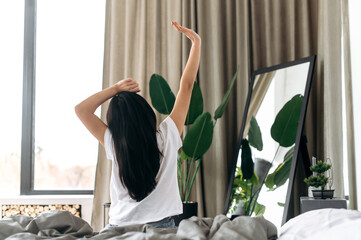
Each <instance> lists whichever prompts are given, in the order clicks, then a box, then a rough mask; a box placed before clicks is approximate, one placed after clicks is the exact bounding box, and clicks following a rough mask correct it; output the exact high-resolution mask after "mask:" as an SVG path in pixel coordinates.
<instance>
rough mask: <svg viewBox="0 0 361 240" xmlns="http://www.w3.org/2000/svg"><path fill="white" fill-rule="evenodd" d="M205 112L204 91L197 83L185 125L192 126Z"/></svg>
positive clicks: (195, 83) (194, 86)
mask: <svg viewBox="0 0 361 240" xmlns="http://www.w3.org/2000/svg"><path fill="white" fill-rule="evenodd" d="M202 112H203V97H202V91H201V88H200V87H199V85H198V83H197V82H194V85H193V90H192V97H191V102H190V104H189V110H188V114H187V118H186V122H185V125H189V124H192V123H193V122H194V121H195V120H196V118H197V117H198V116H199V115H201V114H202Z"/></svg>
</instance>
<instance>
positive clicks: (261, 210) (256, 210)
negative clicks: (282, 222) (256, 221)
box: [254, 202, 266, 216]
mask: <svg viewBox="0 0 361 240" xmlns="http://www.w3.org/2000/svg"><path fill="white" fill-rule="evenodd" d="M265 211H266V206H264V205H262V204H260V203H258V202H256V206H255V208H254V214H256V216H258V215H261V214H264V212H265Z"/></svg>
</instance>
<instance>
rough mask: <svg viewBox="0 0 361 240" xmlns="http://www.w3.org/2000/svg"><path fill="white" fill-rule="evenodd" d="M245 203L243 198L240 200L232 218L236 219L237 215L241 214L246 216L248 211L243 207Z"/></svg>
mask: <svg viewBox="0 0 361 240" xmlns="http://www.w3.org/2000/svg"><path fill="white" fill-rule="evenodd" d="M243 205H244V202H243V201H242V200H240V201H239V203H238V205H237V209H236V211H235V212H234V213H233V214H232V216H231V220H233V219H235V218H236V217H239V216H244V215H245V214H246V212H245V211H244V209H243Z"/></svg>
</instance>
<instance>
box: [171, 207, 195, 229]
mask: <svg viewBox="0 0 361 240" xmlns="http://www.w3.org/2000/svg"><path fill="white" fill-rule="evenodd" d="M193 216H198V203H197V202H187V203H185V202H184V203H183V213H182V214H179V215H175V216H172V218H173V220H174V223H175V225H176V226H179V223H180V222H181V221H182V220H183V219H188V218H190V217H193Z"/></svg>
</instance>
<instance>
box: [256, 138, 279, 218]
mask: <svg viewBox="0 0 361 240" xmlns="http://www.w3.org/2000/svg"><path fill="white" fill-rule="evenodd" d="M280 147H281V145H279V144H278V147H277V150H276V153H275V155H274V157H273V159H272V162H271V166H272V164H273V162H274V161H275V159H276V156H277V154H278V151H279V150H280ZM266 178H267V176H266V177H265V178H264V179H263V180H262V183H261V185H260V187H259V188H258V190H257V191H255V192H254V196H255V197H254V198H253V199H254V200H255V202H257V200H258V196H259V193H260V192H261V189H262V187H263V185H264V182H265V181H266ZM250 205H251V203H250ZM255 206H256V204H254V206H253V207H252V212H253V211H254V208H255Z"/></svg>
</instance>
